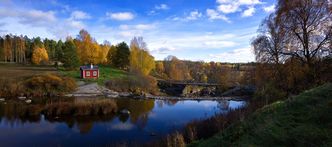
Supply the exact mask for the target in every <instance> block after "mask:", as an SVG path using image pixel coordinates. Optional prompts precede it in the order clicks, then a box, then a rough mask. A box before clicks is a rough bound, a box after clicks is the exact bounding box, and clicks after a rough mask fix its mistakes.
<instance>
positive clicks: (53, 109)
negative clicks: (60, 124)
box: [44, 98, 117, 116]
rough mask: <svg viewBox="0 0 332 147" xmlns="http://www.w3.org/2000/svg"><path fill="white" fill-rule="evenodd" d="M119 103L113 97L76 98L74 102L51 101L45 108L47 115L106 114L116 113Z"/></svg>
mask: <svg viewBox="0 0 332 147" xmlns="http://www.w3.org/2000/svg"><path fill="white" fill-rule="evenodd" d="M116 111H117V105H116V103H115V101H114V100H111V99H96V98H94V99H75V101H74V102H56V103H49V104H47V105H46V106H45V108H44V113H45V115H46V116H59V115H71V116H72V115H73V116H89V115H106V114H114V113H115V112H116Z"/></svg>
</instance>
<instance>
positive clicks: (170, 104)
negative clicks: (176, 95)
mask: <svg viewBox="0 0 332 147" xmlns="http://www.w3.org/2000/svg"><path fill="white" fill-rule="evenodd" d="M164 103H165V104H166V105H168V106H174V105H175V104H176V103H178V100H165V101H164Z"/></svg>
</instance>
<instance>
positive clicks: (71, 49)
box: [63, 40, 79, 69]
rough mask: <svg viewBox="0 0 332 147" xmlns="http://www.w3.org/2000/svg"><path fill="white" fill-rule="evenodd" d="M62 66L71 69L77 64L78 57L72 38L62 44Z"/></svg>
mask: <svg viewBox="0 0 332 147" xmlns="http://www.w3.org/2000/svg"><path fill="white" fill-rule="evenodd" d="M63 53H64V54H63V63H64V64H63V66H64V67H65V68H68V69H73V68H76V67H78V66H79V59H78V56H77V52H76V46H75V44H74V42H73V41H72V40H67V41H66V42H65V44H64V46H63Z"/></svg>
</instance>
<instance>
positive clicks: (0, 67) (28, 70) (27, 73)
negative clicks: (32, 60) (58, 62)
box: [0, 63, 58, 80]
mask: <svg viewBox="0 0 332 147" xmlns="http://www.w3.org/2000/svg"><path fill="white" fill-rule="evenodd" d="M47 73H50V74H57V73H58V72H57V70H56V68H54V67H53V66H35V65H21V64H13V63H0V78H6V79H18V80H20V79H25V78H27V77H31V76H35V75H41V74H47Z"/></svg>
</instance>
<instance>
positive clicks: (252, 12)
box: [242, 7, 255, 17]
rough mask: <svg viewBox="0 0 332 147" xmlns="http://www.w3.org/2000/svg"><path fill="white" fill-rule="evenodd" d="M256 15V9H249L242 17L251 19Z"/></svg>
mask: <svg viewBox="0 0 332 147" xmlns="http://www.w3.org/2000/svg"><path fill="white" fill-rule="evenodd" d="M254 13H255V8H254V7H249V8H248V9H247V10H245V11H243V13H242V17H250V16H253V15H254Z"/></svg>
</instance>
